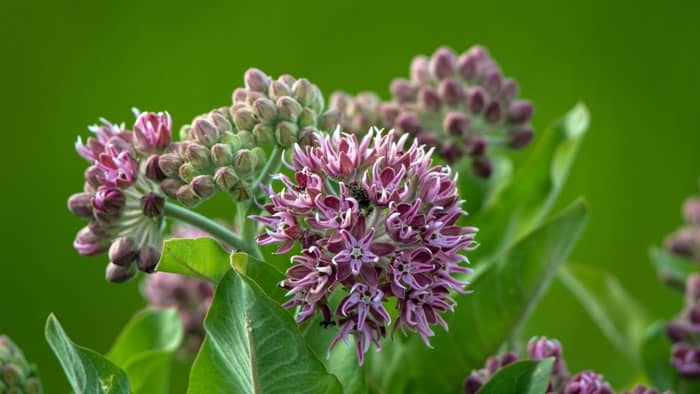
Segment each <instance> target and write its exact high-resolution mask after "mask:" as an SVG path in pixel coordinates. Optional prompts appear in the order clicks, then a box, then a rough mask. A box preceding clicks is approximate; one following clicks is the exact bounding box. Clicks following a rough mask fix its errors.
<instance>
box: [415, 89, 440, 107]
mask: <svg viewBox="0 0 700 394" xmlns="http://www.w3.org/2000/svg"><path fill="white" fill-rule="evenodd" d="M418 105H420V107H421V108H422V109H423V110H425V111H427V112H437V111H439V110H440V105H442V102H441V101H440V96H438V94H437V92H435V90H433V89H432V88H430V87H422V88H420V90H418Z"/></svg>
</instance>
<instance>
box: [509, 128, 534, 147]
mask: <svg viewBox="0 0 700 394" xmlns="http://www.w3.org/2000/svg"><path fill="white" fill-rule="evenodd" d="M533 136H534V132H533V131H532V129H531V128H529V127H525V128H522V129H518V130H515V131H513V132H512V133H511V134H510V140H509V141H508V146H510V147H511V148H513V149H520V148H522V147H524V146H526V145H527V144H529V143H530V141H531V140H532V137H533Z"/></svg>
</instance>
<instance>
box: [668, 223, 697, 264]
mask: <svg viewBox="0 0 700 394" xmlns="http://www.w3.org/2000/svg"><path fill="white" fill-rule="evenodd" d="M697 233H698V232H697V231H695V229H693V228H682V229H680V230H678V231H676V232H675V233H673V234H671V235H670V236H668V237H667V238H666V240H665V242H664V246H665V247H666V250H668V251H669V252H671V253H673V254H675V255H677V256H682V257H686V258H692V257H693V254H694V252H693V245H694V244H695V243H696V239H697Z"/></svg>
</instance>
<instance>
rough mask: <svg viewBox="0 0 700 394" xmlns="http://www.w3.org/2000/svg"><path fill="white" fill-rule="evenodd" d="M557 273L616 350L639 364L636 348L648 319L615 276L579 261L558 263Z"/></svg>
mask: <svg viewBox="0 0 700 394" xmlns="http://www.w3.org/2000/svg"><path fill="white" fill-rule="evenodd" d="M558 277H559V280H561V281H562V283H563V284H564V286H565V287H566V288H567V289H568V290H569V291H570V292H571V293H572V294H573V295H574V297H575V298H576V299H577V300H578V302H579V303H580V304H581V306H582V307H583V309H585V310H586V312H588V314H589V316H590V317H591V319H592V320H593V321H594V322H595V323H596V324H597V325H598V327H599V328H600V330H601V332H602V333H603V334H604V335H605V336H606V337H607V338H608V340H609V341H610V342H611V343H612V344H613V345H614V346H615V347H616V348H617V350H618V351H620V352H621V353H622V354H624V355H625V356H627V357H628V358H629V359H630V361H632V362H634V363H636V364H639V362H640V358H639V349H640V346H641V343H642V339H643V338H644V335H645V332H646V329H647V327H648V326H649V323H650V320H649V317H648V313H647V312H646V310H644V308H643V307H642V306H641V305H640V304H639V303H638V302H637V300H636V299H634V298H633V297H632V296H631V295H629V294H628V293H627V291H626V290H625V289H624V288H623V287H622V285H621V284H620V282H619V281H618V280H617V278H615V277H614V276H613V275H611V274H610V273H607V272H604V271H601V270H599V269H596V268H595V267H592V266H586V265H581V264H576V265H574V264H569V265H568V267H566V266H563V267H561V268H560V269H559V273H558Z"/></svg>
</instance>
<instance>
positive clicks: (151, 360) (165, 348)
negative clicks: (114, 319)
mask: <svg viewBox="0 0 700 394" xmlns="http://www.w3.org/2000/svg"><path fill="white" fill-rule="evenodd" d="M182 337H183V329H182V321H181V320H180V317H179V316H178V314H177V312H176V311H175V310H174V309H146V310H143V311H140V312H138V313H137V314H136V315H134V317H133V318H132V319H131V321H129V323H127V325H126V326H125V327H124V329H123V330H122V332H121V334H119V337H118V338H117V340H116V341H115V343H114V345H113V346H112V350H110V352H109V353H108V354H107V358H108V359H109V360H110V361H112V362H113V363H115V364H116V365H118V366H119V367H120V368H122V369H124V371H126V374H127V376H128V377H129V382H130V383H131V388H132V390H133V392H135V393H148V394H150V393H167V392H168V391H169V390H168V385H169V380H170V368H171V366H172V358H173V354H174V352H175V351H176V350H177V349H178V347H179V346H180V342H181V341H182Z"/></svg>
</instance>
